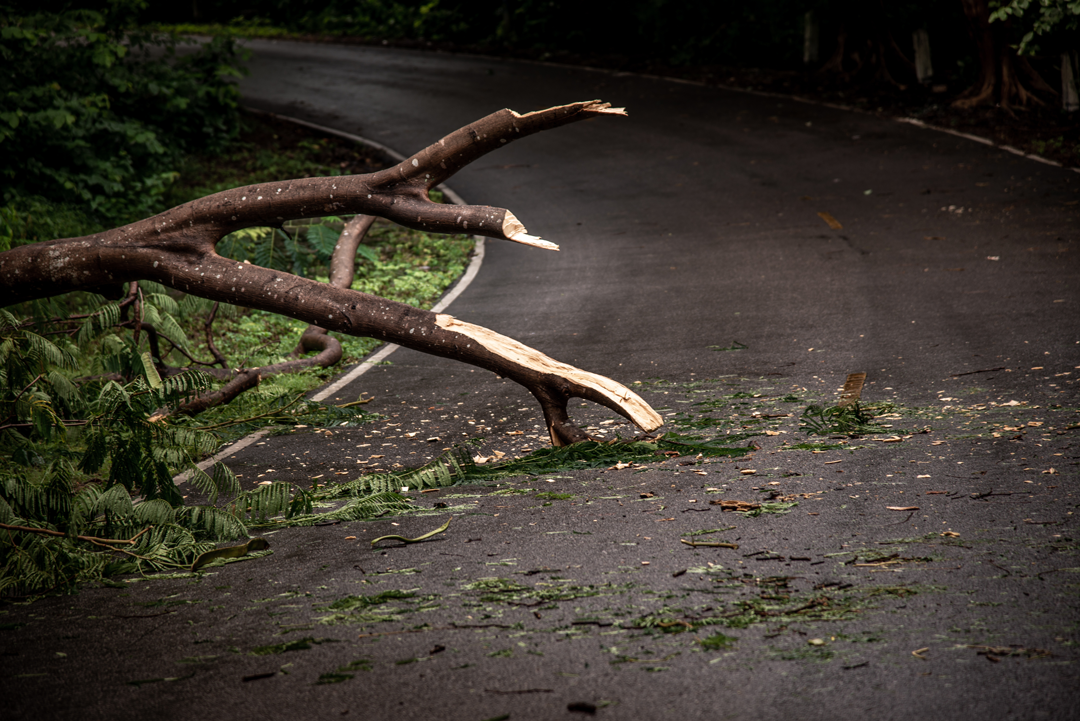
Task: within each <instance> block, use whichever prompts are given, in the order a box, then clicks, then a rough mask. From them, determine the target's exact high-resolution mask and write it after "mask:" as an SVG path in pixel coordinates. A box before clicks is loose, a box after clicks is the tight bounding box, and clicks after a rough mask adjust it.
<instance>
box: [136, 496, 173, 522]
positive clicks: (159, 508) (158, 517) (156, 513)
mask: <svg viewBox="0 0 1080 721" xmlns="http://www.w3.org/2000/svg"><path fill="white" fill-rule="evenodd" d="M134 515H135V519H136V520H137V521H138V522H139V523H142V524H146V525H155V526H160V525H162V524H166V523H175V522H176V509H175V508H173V507H172V506H171V505H169V502H168V501H165V500H162V499H161V498H154V499H151V500H149V501H143V502H142V503H140V504H138V505H137V506H135V514H134Z"/></svg>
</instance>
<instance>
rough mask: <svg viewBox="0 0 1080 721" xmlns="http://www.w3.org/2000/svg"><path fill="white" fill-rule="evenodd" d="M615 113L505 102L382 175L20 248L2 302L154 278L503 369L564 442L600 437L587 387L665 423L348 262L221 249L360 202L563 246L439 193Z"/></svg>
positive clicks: (636, 414) (264, 190) (433, 225)
mask: <svg viewBox="0 0 1080 721" xmlns="http://www.w3.org/2000/svg"><path fill="white" fill-rule="evenodd" d="M604 115H625V112H624V111H623V110H622V109H621V108H612V107H611V106H610V105H609V104H608V103H603V102H600V101H597V100H593V101H587V102H581V103H572V104H570V105H561V106H557V107H554V108H548V109H546V110H539V111H536V112H532V113H527V114H524V115H521V114H518V113H515V112H514V111H512V110H500V111H499V112H496V113H492V114H491V115H488V116H487V117H485V118H481V119H480V120H478V121H476V122H474V123H471V124H470V125H467V126H465V127H464V128H461V129H460V130H456V131H454V132H453V133H450V134H449V135H447V136H446V137H444V138H443V139H442V140H440V141H438V142H437V143H434V144H432V145H430V146H428V147H427V148H425V149H424V150H422V151H420V152H419V153H417V154H416V155H414V156H412V157H411V158H407V159H406V160H404V161H403V162H401V163H399V164H398V165H396V166H394V167H392V168H388V169H386V170H382V171H379V172H376V173H370V174H366V175H356V176H337V177H329V178H303V179H297V180H287V181H281V182H277V183H261V184H258V185H249V186H246V187H243V188H235V189H233V190H227V191H223V192H220V193H215V194H213V195H210V196H207V197H205V198H201V199H199V200H195V201H192V202H190V203H185V204H184V205H181V206H178V207H176V208H173V209H171V210H168V211H165V212H164V213H161V214H159V215H156V216H154V217H152V218H148V219H146V220H141V221H138V222H136V223H132V224H130V225H126V226H123V227H121V228H114V229H112V230H107V231H104V232H102V233H97V234H95V235H89V236H84V237H82V238H69V239H63V240H54V241H49V242H43V243H36V244H33V245H25V246H20V247H18V248H15V249H13V250H9V251H6V252H4V253H0V305H9V304H12V303H19V302H23V301H28V300H33V299H37V298H43V297H48V296H54V295H59V294H61V293H67V292H70V291H74V290H88V289H95V288H99V287H101V286H103V285H118V284H120V283H125V282H128V283H131V282H135V281H138V280H141V279H147V280H153V281H156V282H158V283H161V284H163V285H166V286H169V287H170V288H174V289H176V290H179V291H181V292H184V293H191V294H193V295H196V296H199V297H202V298H208V299H210V300H214V301H219V302H223V303H230V304H233V305H239V306H244V307H249V308H257V309H261V310H266V311H270V312H273V313H279V314H281V315H285V316H288V317H290V318H295V319H297V320H301V321H304V322H306V323H309V324H310V325H312V326H316V327H318V328H319V329H326V330H332V331H337V332H340V333H347V334H349V335H356V336H369V337H372V338H376V339H378V340H383V341H386V342H390V343H397V344H399V345H403V346H405V347H408V348H413V349H415V350H419V351H422V352H425V353H431V354H433V355H438V356H442V357H446V358H453V359H456V360H460V361H463V362H465V363H469V364H472V365H475V366H478V367H481V368H485V369H487V370H490V371H492V372H494V373H496V374H498V375H499V376H502V377H504V378H509V379H511V380H514V381H516V382H517V383H520V384H521V385H523V386H525V388H527V389H528V390H529V391H530V392H531V393H532V394H533V395H534V396H535V397H536V399H537V400H538V401H539V402H540V405H541V407H542V408H543V410H544V416H545V419H546V421H547V425H548V430H549V432H550V435H551V440H552V443H554V444H555V445H563V444H567V443H574V442H577V441H582V440H587V439H588V436H587V435H586V434H585V433H584V432H583V431H581V430H579V429H578V428H576V427H575V426H574V425H573V424H572V423H571V422H570V420H569V417H568V416H567V412H566V404H567V401H568V400H569V399H570V398H575V397H576V398H584V399H586V400H590V401H593V402H595V403H599V404H601V405H604V406H606V407H608V408H610V409H612V410H614V411H615V412H617V413H619V414H620V415H622V416H624V417H625V418H627V419H628V420H630V421H632V422H633V423H635V424H636V425H637V426H639V427H640V428H642V429H643V430H645V431H653V430H656V429H657V428H659V427H660V426H661V425H662V423H663V421H662V419H661V418H660V416H659V415H658V414H657V413H656V412H655V411H653V410H652V408H650V407H649V406H648V404H647V403H645V402H644V401H643V400H642V399H641V398H639V397H638V396H637V395H636V394H635V393H633V392H631V391H630V390H629V389H627V388H626V387H625V386H623V385H621V384H619V383H617V382H615V381H613V380H611V379H608V378H604V377H603V376H599V375H596V374H593V373H589V372H587V371H583V370H580V369H578V368H574V367H573V366H570V365H567V364H565V363H560V362H559V361H556V360H553V359H551V358H549V357H547V356H546V355H544V354H542V353H540V352H539V351H536V350H534V349H532V348H529V347H527V346H525V345H522V344H521V343H518V342H517V341H515V340H512V339H510V338H507V337H505V336H502V335H499V334H498V333H495V332H493V331H490V330H487V329H486V328H481V327H480V326H476V325H472V324H470V323H466V322H463V321H459V320H457V319H455V318H452V317H451V316H448V315H436V314H435V313H431V312H429V311H424V310H419V309H417V308H413V307H410V306H407V305H404V304H402V303H396V302H393V301H389V300H386V299H383V298H378V297H376V296H372V295H368V294H366V293H361V292H358V291H354V290H351V289H349V287H348V285H349V284H348V283H346V282H345V279H346V277H347V276H348V275H349V274H350V273H349V270H350V269H349V268H346V267H338V268H334V269H333V270H335V271H337V272H335V273H334V276H335V281H336V282H334V283H332V284H329V285H328V284H324V283H318V282H316V281H313V280H309V279H307V278H302V277H298V276H295V275H291V274H289V273H285V272H281V271H277V270H273V269H270V268H263V267H260V266H256V265H251V264H249V263H238V262H236V261H234V260H230V259H228V258H224V257H222V256H220V255H218V254H217V252H216V250H215V246H216V244H217V243H218V241H220V240H221V239H222V238H223V237H224V236H225V235H227V234H229V233H231V232H234V231H236V230H240V229H242V228H249V227H259V226H268V225H269V226H278V225H280V224H281V223H283V222H284V221H286V220H295V219H301V218H310V217H318V216H322V215H328V214H346V213H356V214H364V215H369V216H380V217H383V218H387V219H389V220H392V221H394V222H396V223H399V224H401V225H404V226H407V227H410V228H415V229H419V230H424V231H428V232H439V233H462V232H465V233H473V234H480V235H486V236H489V237H493V238H500V239H504V240H513V241H517V242H522V243H526V244H528V245H533V246H537V247H541V248H552V249H558V246H556V245H555V244H553V243H549V242H548V241H544V240H541V239H539V238H537V237H535V236H532V235H529V234H528V233H527V232H526V230H525V228H524V226H523V225H522V224H521V223H520V222H519V221H518V220H517V218H516V217H514V215H513V214H512V213H510V211H508V210H505V209H502V208H491V207H487V206H475V205H465V206H458V205H441V204H438V203H434V202H432V201H431V200H430V198H429V197H428V191H429V190H431V189H432V188H433V187H435V186H436V185H438V184H440V183H442V182H444V181H445V180H446V179H448V178H449V177H451V176H452V175H453V174H454V173H455V172H457V171H458V170H460V169H461V168H463V167H465V166H466V165H468V164H469V163H471V162H473V161H474V160H476V159H477V158H479V157H481V156H483V155H484V154H486V153H488V152H491V151H492V150H495V149H497V148H499V147H501V146H502V145H505V144H506V143H509V142H512V141H514V140H517V139H518V138H522V137H525V136H527V135H531V134H533V133H537V132H540V131H542V130H550V129H553V128H557V127H561V126H562V125H566V124H569V123H572V122H576V121H578V120H585V119H588V118H592V117H600V116H604ZM356 230H359V228H357V229H356ZM353 252H355V249H353ZM342 255H343V256H347V255H348V253H343V254H342ZM343 265H344V264H343ZM311 331H312V332H311V333H309V334H306V335H308V336H310V337H309V338H308V340H310V341H315V340H317V339H316V338H315V336H317V335H321V334H320V333H319V332H318V331H315V330H314V329H311ZM293 362H295V361H293ZM249 382H250V381H249Z"/></svg>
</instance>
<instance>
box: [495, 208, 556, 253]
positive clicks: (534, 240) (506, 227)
mask: <svg viewBox="0 0 1080 721" xmlns="http://www.w3.org/2000/svg"><path fill="white" fill-rule="evenodd" d="M502 230H503V235H505V236H506V239H507V240H512V241H514V242H515V243H522V244H524V245H531V246H533V247H534V248H543V249H544V250H558V249H559V246H557V245H556V244H555V243H552V242H551V241H548V240H544V239H543V238H538V237H537V236H535V235H529V234H528V233H527V232H526V231H525V226H524V225H522V224H521V221H520V220H518V219H517V218H516V217H515V216H514V214H513V213H511V212H510V211H509V210H508V211H506V217H504V218H503V226H502Z"/></svg>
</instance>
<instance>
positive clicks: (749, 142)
mask: <svg viewBox="0 0 1080 721" xmlns="http://www.w3.org/2000/svg"><path fill="white" fill-rule="evenodd" d="M252 46H253V48H255V50H256V55H255V59H254V61H253V63H252V77H251V78H250V79H249V80H246V81H245V82H244V84H243V92H244V96H245V99H246V102H248V103H249V104H251V105H253V106H255V107H258V108H262V109H266V110H273V111H278V112H281V113H284V114H287V115H291V116H295V117H301V118H304V119H307V120H311V121H314V122H318V123H321V124H325V125H328V126H332V127H335V128H338V129H341V130H345V131H349V132H354V133H358V134H361V135H364V136H366V137H371V138H372V139H375V140H377V141H379V142H381V143H384V144H386V145H389V146H391V147H393V148H396V149H398V150H400V151H401V152H403V153H406V154H408V153H411V152H414V151H415V150H416V149H419V148H421V147H424V146H425V145H427V144H428V143H430V142H433V141H434V140H435V139H437V138H439V137H441V136H442V135H443V134H445V133H446V132H449V131H450V130H453V129H455V128H457V127H459V126H461V125H464V124H466V123H468V122H469V121H471V120H473V119H476V118H477V117H480V116H482V115H484V114H487V113H488V112H491V111H494V110H497V109H499V108H502V107H509V108H513V109H515V110H518V111H522V112H523V111H528V110H533V109H537V108H541V107H548V106H551V105H557V104H561V103H565V102H571V101H575V100H583V99H589V98H602V99H604V100H607V101H610V102H612V103H614V104H616V105H625V106H626V107H627V108H628V110H629V113H630V117H629V118H628V119H625V120H624V119H604V120H603V121H592V122H589V123H586V124H583V125H577V126H574V127H572V128H566V129H563V130H559V131H555V132H549V133H546V134H542V135H540V136H534V137H532V138H529V139H527V140H525V141H523V142H519V143H515V144H513V145H512V146H509V147H507V148H506V149H504V150H502V151H500V152H499V153H496V154H492V155H490V156H488V157H486V158H483V159H482V160H480V161H479V162H477V163H476V164H474V167H471V168H469V169H467V170H465V171H464V172H462V173H461V174H460V175H459V176H457V177H456V178H455V179H453V180H452V182H451V185H452V186H453V187H454V188H455V189H456V190H457V191H458V192H459V193H461V194H462V195H463V196H464V197H465V198H466V200H467V201H469V202H474V203H480V204H487V205H495V206H499V207H506V208H509V209H511V210H512V211H513V212H514V213H515V214H516V215H517V216H518V217H519V218H520V219H521V220H522V222H524V223H525V225H526V227H528V228H529V229H530V231H531V232H533V233H536V234H539V235H541V236H543V237H545V238H549V239H551V240H554V241H555V242H558V243H560V244H561V246H562V248H563V251H562V252H561V253H558V254H551V253H543V252H538V251H535V250H530V249H527V248H521V247H515V246H512V245H511V244H506V243H498V242H489V243H488V255H487V258H486V259H485V267H484V271H483V273H482V274H481V276H480V278H479V279H478V281H477V282H476V283H475V285H474V286H473V287H472V288H470V290H469V292H468V293H466V294H465V296H464V297H462V298H461V299H460V300H459V301H458V302H457V303H456V304H455V306H454V309H453V312H454V313H455V314H456V315H458V316H460V317H462V318H465V319H468V320H469V321H471V322H476V323H479V324H481V325H488V326H490V327H492V328H494V329H496V330H498V331H500V332H503V333H506V334H508V335H511V336H512V337H517V338H519V339H521V340H523V341H524V342H526V343H529V344H532V345H534V346H537V347H539V348H540V349H542V350H544V351H546V352H548V353H550V354H552V355H555V356H556V357H559V358H562V359H564V360H566V361H568V362H573V363H578V364H581V365H582V366H584V367H586V368H588V369H591V370H594V371H596V372H600V373H611V374H613V375H615V376H616V377H618V376H619V374H620V371H619V370H618V369H619V363H622V364H623V365H622V371H621V374H622V375H623V376H624V377H626V378H630V379H634V378H639V377H642V374H645V375H661V376H664V377H684V376H686V375H687V374H689V373H691V372H696V373H699V374H700V373H707V374H713V373H718V372H741V373H753V374H759V375H760V374H762V373H766V372H775V371H780V370H782V371H783V373H784V374H785V375H796V376H798V377H799V378H800V379H802V380H804V381H806V380H811V379H812V377H813V376H814V375H819V376H820V375H822V374H828V375H830V376H833V377H836V376H839V377H840V378H841V381H842V380H843V377H844V375H846V374H847V373H848V372H851V371H855V370H865V371H868V372H871V379H870V380H871V381H872V382H873V381H879V382H878V383H877V384H878V385H889V386H892V387H893V388H894V389H895V391H896V392H897V393H901V394H903V395H904V397H905V399H906V400H907V401H908V402H917V401H921V400H924V399H926V398H933V397H934V391H936V390H938V388H937V386H936V385H935V384H936V383H937V381H938V380H939V379H940V378H943V377H948V376H949V375H951V374H954V373H962V372H965V371H970V370H976V369H978V368H983V367H988V360H987V359H993V358H998V357H999V356H1001V358H1002V363H999V364H997V365H1000V364H1003V363H1004V359H1006V358H1007V359H1009V363H1015V364H1017V365H1020V366H1026V367H1030V366H1034V365H1043V363H1042V360H1044V359H1045V355H1044V354H1049V356H1050V357H1051V358H1053V359H1060V360H1061V361H1062V362H1063V363H1066V364H1067V363H1068V362H1069V361H1068V358H1067V357H1066V356H1070V355H1071V357H1073V358H1075V357H1077V355H1078V353H1077V348H1076V347H1075V346H1076V342H1077V340H1078V337H1077V323H1075V322H1070V320H1071V319H1074V318H1075V317H1076V311H1077V309H1076V306H1075V303H1076V301H1077V289H1078V276H1077V271H1078V269H1080V261H1077V246H1076V243H1077V240H1078V233H1077V227H1078V223H1077V221H1078V219H1080V207H1077V205H1076V203H1075V201H1076V200H1077V198H1078V197H1080V175H1077V174H1075V173H1073V172H1070V171H1067V170H1062V169H1060V168H1054V167H1050V166H1044V165H1042V164H1038V163H1035V162H1032V161H1030V160H1027V159H1024V158H1020V157H1017V156H1015V155H1012V154H1009V153H1007V152H1003V151H1000V150H995V149H991V148H987V147H982V146H980V145H978V144H976V143H973V142H971V141H968V140H964V139H960V138H956V137H953V136H949V135H945V134H941V133H936V132H932V131H927V130H925V129H920V128H917V127H912V126H907V125H903V124H899V123H896V122H890V121H887V120H880V119H878V118H875V117H871V116H867V115H862V114H858V113H852V112H847V111H842V110H834V109H830V108H825V107H820V106H814V105H808V104H804V103H800V102H796V101H792V100H790V99H781V98H774V97H764V96H757V95H750V94H746V93H733V92H726V91H723V90H717V89H714V88H706V87H702V86H698V85H692V84H683V83H676V82H671V81H668V80H658V79H650V78H641V77H636V76H629V75H626V76H618V75H612V74H609V73H603V72H590V71H587V70H579V69H569V68H562V67H548V66H544V65H538V64H525V63H504V62H499V61H495V60H490V59H486V58H474V57H460V56H447V55H442V54H426V53H416V52H409V51H400V50H385V49H371V48H355V47H338V46H312V45H303V44H294V43H253V44H252ZM949 206H953V207H956V208H963V212H962V213H960V212H949V211H948V210H942V208H943V207H944V208H948V207H949ZM820 212H825V213H829V214H830V215H831V216H833V217H834V218H835V219H836V220H837V221H838V222H839V223H840V224H841V225H842V228H839V229H835V230H834V229H832V228H830V226H829V225H827V224H826V222H825V221H824V220H822V218H821V217H819V215H818V213H820ZM988 256H992V257H997V258H1000V260H998V261H990V260H987V257H988ZM960 268H962V269H963V270H959V269H960ZM1055 300H1066V301H1067V302H1064V303H1054V301H1055ZM574 333H576V335H572V334H574ZM734 340H738V341H739V342H740V343H742V344H744V345H747V346H749V352H747V353H745V354H742V355H739V356H738V357H737V361H732V359H731V357H729V356H723V355H720V354H717V353H715V352H710V351H709V350H708V347H709V346H711V345H720V346H722V347H727V346H730V345H731V344H732V342H733V341H734ZM807 348H814V349H815V350H814V352H813V353H814V354H813V355H808V351H807V350H806V349H807ZM905 356H906V357H905ZM1036 361H1038V362H1036ZM733 362H734V363H735V364H734V365H732V363H733ZM990 365H994V364H990ZM1072 365H1075V363H1074V364H1072ZM884 380H888V383H884V384H882V383H880V381H884ZM830 382H832V381H830Z"/></svg>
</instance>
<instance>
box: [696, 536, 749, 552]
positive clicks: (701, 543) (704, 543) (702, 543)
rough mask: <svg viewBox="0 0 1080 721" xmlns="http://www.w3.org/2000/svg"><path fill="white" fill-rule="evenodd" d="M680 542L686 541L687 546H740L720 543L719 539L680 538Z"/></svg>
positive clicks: (736, 547) (735, 547)
mask: <svg viewBox="0 0 1080 721" xmlns="http://www.w3.org/2000/svg"><path fill="white" fill-rule="evenodd" d="M679 542H680V543H685V544H686V545H687V546H693V547H694V548H697V547H698V546H706V547H708V548H734V549H736V550H738V548H739V544H737V543H720V542H719V541H687V540H686V539H685V538H680V539H679ZM759 553H760V551H759ZM751 555H754V554H751Z"/></svg>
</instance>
